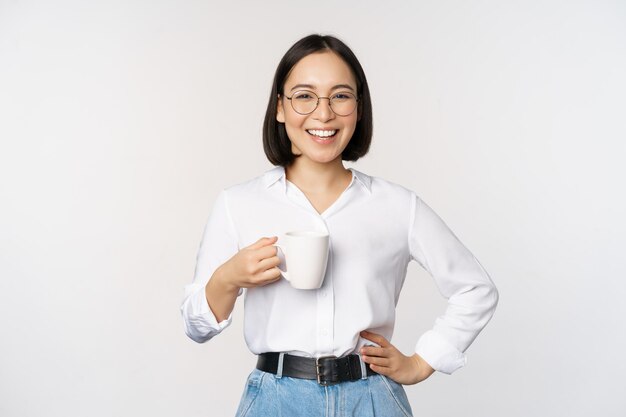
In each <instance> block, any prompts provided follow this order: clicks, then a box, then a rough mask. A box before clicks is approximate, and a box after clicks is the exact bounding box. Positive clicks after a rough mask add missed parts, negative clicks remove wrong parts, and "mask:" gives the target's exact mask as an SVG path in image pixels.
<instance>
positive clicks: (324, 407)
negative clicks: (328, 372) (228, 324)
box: [236, 369, 412, 417]
mask: <svg viewBox="0 0 626 417" xmlns="http://www.w3.org/2000/svg"><path fill="white" fill-rule="evenodd" d="M349 416H350V417H374V416H375V417H411V416H412V412H411V406H410V405H409V401H408V399H407V397H406V393H405V392H404V388H403V387H402V385H400V384H398V383H397V382H394V381H393V380H391V379H389V378H387V377H385V376H382V375H372V376H370V377H368V378H367V379H360V380H358V381H350V382H342V383H340V384H337V385H331V386H328V387H324V386H321V385H319V384H318V383H317V381H313V380H308V379H297V378H290V377H285V376H283V377H281V378H278V377H277V376H276V375H274V374H271V373H267V372H263V371H259V370H258V369H255V370H254V371H252V373H251V374H250V376H248V381H247V382H246V388H245V390H244V393H243V396H242V398H241V402H240V404H239V408H238V410H237V416H236V417H349Z"/></svg>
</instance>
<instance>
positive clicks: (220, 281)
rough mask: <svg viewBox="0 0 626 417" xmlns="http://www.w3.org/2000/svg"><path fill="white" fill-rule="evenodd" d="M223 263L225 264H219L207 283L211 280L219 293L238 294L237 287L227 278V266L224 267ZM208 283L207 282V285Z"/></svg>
mask: <svg viewBox="0 0 626 417" xmlns="http://www.w3.org/2000/svg"><path fill="white" fill-rule="evenodd" d="M225 265H226V264H224V265H221V266H219V267H218V268H217V269H216V270H215V272H214V273H213V276H212V277H211V279H210V280H209V284H210V283H211V282H213V285H215V286H216V287H217V288H218V289H219V291H220V292H221V293H229V294H239V287H238V286H237V285H235V284H233V283H232V282H231V281H230V280H229V279H228V277H229V275H228V268H226V267H225ZM209 284H207V286H208V285H209Z"/></svg>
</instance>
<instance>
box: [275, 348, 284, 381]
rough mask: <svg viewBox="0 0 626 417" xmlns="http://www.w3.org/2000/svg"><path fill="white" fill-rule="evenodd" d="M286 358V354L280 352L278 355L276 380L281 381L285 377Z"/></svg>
mask: <svg viewBox="0 0 626 417" xmlns="http://www.w3.org/2000/svg"><path fill="white" fill-rule="evenodd" d="M284 357H285V352H280V354H279V355H278V369H277V370H276V378H277V379H280V378H282V377H283V358H284Z"/></svg>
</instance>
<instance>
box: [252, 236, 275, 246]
mask: <svg viewBox="0 0 626 417" xmlns="http://www.w3.org/2000/svg"><path fill="white" fill-rule="evenodd" d="M277 240H278V237H277V236H272V237H262V238H261V239H259V240H257V241H256V242H254V243H253V244H252V245H250V246H248V247H249V248H250V249H260V248H262V247H264V246H268V245H271V244H273V243H275V242H276V241H277Z"/></svg>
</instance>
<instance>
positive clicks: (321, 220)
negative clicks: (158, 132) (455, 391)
mask: <svg viewBox="0 0 626 417" xmlns="http://www.w3.org/2000/svg"><path fill="white" fill-rule="evenodd" d="M351 171H352V174H353V175H352V181H351V183H350V185H349V186H348V187H347V188H346V190H345V191H344V192H343V193H342V194H341V196H340V197H339V198H338V199H337V200H336V201H335V202H334V203H333V205H332V206H330V207H329V208H328V209H326V211H324V212H323V213H322V214H319V213H318V212H317V211H316V210H315V208H314V207H313V206H312V205H311V203H310V202H309V200H308V199H307V198H306V196H305V195H304V193H303V192H302V191H300V190H299V189H298V188H297V187H296V186H295V185H294V184H293V183H291V182H290V181H287V179H286V176H285V170H284V168H283V167H276V168H273V169H271V170H269V171H267V172H266V173H265V174H264V175H261V176H259V177H257V178H254V179H252V180H250V181H247V182H245V183H242V184H238V185H235V186H232V187H229V188H227V189H225V190H223V191H222V192H221V193H220V194H219V196H218V197H217V199H216V201H215V204H214V207H213V210H212V211H211V214H210V216H209V219H208V222H207V224H206V227H205V229H204V235H203V237H202V242H201V245H200V249H199V252H198V257H197V264H196V270H195V276H194V279H193V282H192V283H191V284H189V285H187V286H186V287H185V296H184V301H183V303H182V306H181V312H182V316H183V319H184V325H185V332H186V334H187V335H188V336H189V337H190V338H191V339H193V340H194V341H196V342H199V343H203V342H206V341H207V340H209V339H211V338H212V337H214V336H215V335H217V334H219V333H220V332H221V331H222V330H224V329H225V328H226V327H227V326H228V325H229V324H230V323H231V320H232V314H231V317H228V319H226V320H224V321H222V322H219V323H218V322H217V320H216V318H215V315H214V314H213V313H212V312H211V310H210V308H209V306H208V303H207V300H206V297H205V292H204V288H205V285H206V284H207V282H208V280H209V278H210V277H211V275H212V274H213V272H214V271H215V269H217V267H218V266H220V265H221V264H223V263H224V262H225V261H227V260H228V259H230V257H232V256H233V255H234V254H235V253H236V252H237V251H238V250H239V249H241V248H243V247H246V246H248V245H251V244H252V243H254V242H256V241H257V240H258V239H260V238H261V237H269V236H278V237H279V240H278V244H280V243H281V240H280V239H281V235H282V234H284V233H285V232H288V231H292V230H318V231H324V232H328V233H329V235H330V249H329V251H330V252H329V258H328V265H327V269H326V276H325V278H324V283H323V285H322V287H321V288H320V289H318V290H298V289H294V288H292V287H291V285H290V284H289V283H288V282H287V281H286V280H285V279H280V280H279V281H276V282H274V283H272V284H269V285H266V286H263V287H256V288H249V289H246V290H245V296H244V297H245V298H244V300H245V304H244V334H245V339H246V343H247V344H248V348H249V349H250V351H251V352H252V353H254V354H259V353H263V352H287V353H291V354H294V355H300V356H308V357H319V356H326V355H335V356H343V355H346V354H349V353H356V352H358V350H359V349H360V348H361V347H362V346H363V345H366V344H370V345H371V344H372V342H370V341H368V340H366V339H363V338H361V337H360V336H359V333H360V332H361V331H362V330H369V331H371V332H374V333H378V334H381V335H382V336H384V337H385V338H387V339H388V340H390V339H391V335H392V333H393V328H394V323H395V307H396V304H397V301H398V297H399V295H400V290H401V289H402V285H403V283H404V279H405V277H406V271H407V265H408V263H409V261H411V260H415V261H417V262H418V263H419V264H420V265H421V266H422V267H423V268H424V269H426V270H427V271H428V272H429V273H430V275H431V276H432V277H433V279H434V280H435V283H436V284H437V287H438V289H439V291H440V293H441V295H442V296H443V297H445V298H446V299H447V300H448V307H447V309H446V311H445V313H444V314H443V315H442V316H440V317H439V318H437V319H436V320H435V323H434V326H433V328H432V329H431V330H428V331H427V332H425V333H424V334H423V335H421V337H420V338H419V340H418V341H417V345H416V348H415V352H416V353H418V354H419V355H420V356H421V357H422V358H423V359H424V360H425V361H426V362H428V364H430V365H431V366H432V367H433V368H434V369H435V370H437V371H440V372H444V373H447V374H450V373H452V372H454V371H455V370H457V369H459V368H460V367H462V366H464V365H465V362H466V357H465V355H464V353H463V352H465V350H466V349H467V348H468V347H469V345H470V344H471V343H472V342H473V341H474V339H475V338H476V336H477V335H478V334H479V333H480V331H481V330H482V329H483V328H484V327H485V325H486V324H487V323H488V322H489V320H490V319H491V317H492V315H493V313H494V310H495V308H496V305H497V302H498V291H497V289H496V287H495V286H494V284H493V282H492V281H491V279H490V278H489V275H488V274H487V272H486V271H485V270H484V269H483V268H482V266H481V265H480V263H479V262H478V260H477V259H476V258H475V257H474V256H473V255H472V253H471V252H470V251H469V250H468V249H467V248H466V247H465V246H464V245H463V244H462V243H461V242H460V241H459V240H458V238H457V237H456V236H455V235H454V234H453V233H452V231H451V230H450V229H449V228H448V227H447V226H446V224H445V223H444V222H443V221H442V220H441V219H440V218H439V217H438V216H437V214H435V213H434V212H433V211H432V209H431V208H430V207H428V206H427V205H426V203H424V202H423V201H422V200H421V199H420V198H419V197H418V196H417V195H416V194H415V193H413V192H412V191H410V190H408V189H406V188H404V187H402V186H399V185H396V184H393V183H391V182H389V181H385V180H383V179H380V178H376V177H370V176H368V175H365V174H363V173H361V172H359V171H357V170H355V169H351ZM283 266H284V265H283ZM281 269H284V268H281ZM242 293H244V291H243V290H242V291H240V292H239V294H240V295H241V294H242Z"/></svg>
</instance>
